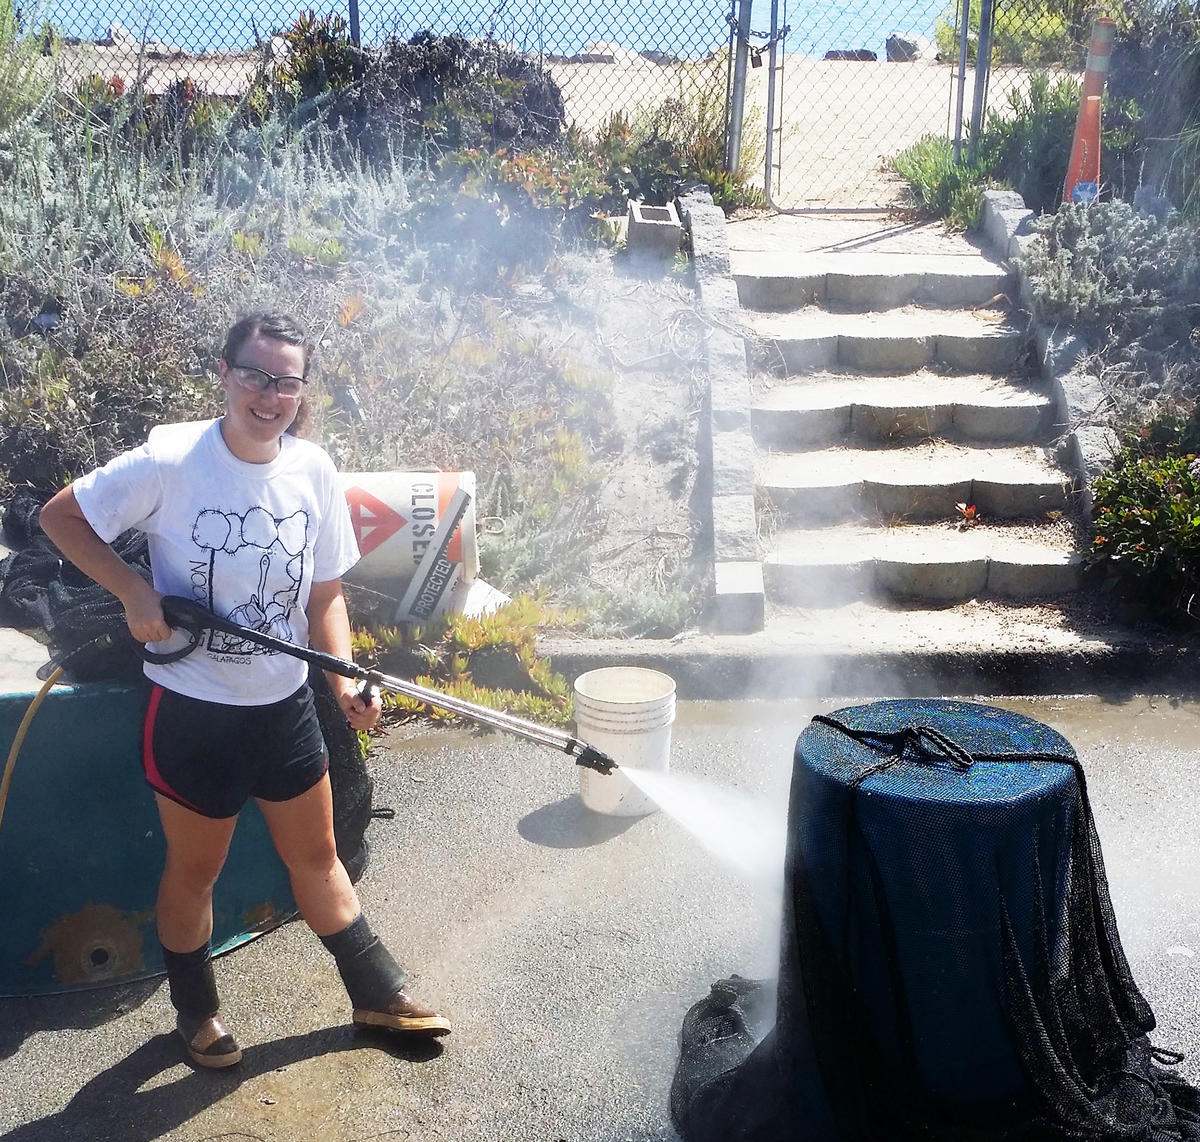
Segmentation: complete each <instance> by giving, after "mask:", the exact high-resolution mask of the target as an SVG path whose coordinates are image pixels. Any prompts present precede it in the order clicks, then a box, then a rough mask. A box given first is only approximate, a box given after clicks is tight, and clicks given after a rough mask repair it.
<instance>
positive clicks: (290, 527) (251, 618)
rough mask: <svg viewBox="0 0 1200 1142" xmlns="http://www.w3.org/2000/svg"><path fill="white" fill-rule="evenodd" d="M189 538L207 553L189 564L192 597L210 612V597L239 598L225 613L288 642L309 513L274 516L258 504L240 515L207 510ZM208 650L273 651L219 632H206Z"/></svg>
mask: <svg viewBox="0 0 1200 1142" xmlns="http://www.w3.org/2000/svg"><path fill="white" fill-rule="evenodd" d="M192 542H193V543H195V544H196V546H197V547H199V548H201V549H202V550H203V551H205V552H207V556H206V558H205V559H204V560H203V561H202V562H197V563H195V564H193V567H192V594H193V597H195V598H196V599H197V601H199V602H202V603H203V604H204V605H205V606H207V607H208V608H209V609H210V610H214V611H215V610H217V608H216V607H215V606H214V605H213V600H214V599H217V598H222V599H229V598H230V597H231V596H232V597H234V598H237V599H239V600H240V601H239V602H238V604H237V605H236V606H234V607H233V608H232V609H231V610H229V611H228V612H227V614H226V616H225V617H226V618H229V619H230V620H232V621H233V622H235V623H237V624H238V625H239V626H244V627H249V628H250V629H251V630H255V631H259V632H261V633H263V634H269V635H273V636H274V637H275V638H282V639H286V640H287V641H289V642H290V641H291V640H292V627H291V623H290V622H289V621H288V619H289V616H290V615H291V613H292V610H293V608H295V607H298V606H299V605H300V581H301V579H302V578H303V576H304V552H305V549H306V548H307V545H308V513H307V512H305V511H296V512H293V513H292V514H291V515H289V516H285V517H284V518H283V519H276V518H275V517H274V516H272V515H271V513H270V512H269V511H267V510H266V508H262V507H253V508H250V509H249V510H248V511H247V512H246V513H245V514H244V515H238V514H237V512H223V511H217V510H214V509H206V510H204V511H202V512H200V514H199V515H197V517H196V522H195V523H194V524H193V525H192ZM208 649H209V650H210V651H212V652H213V653H215V654H274V653H275V651H272V650H268V649H267V648H266V647H263V646H257V645H255V644H254V643H252V642H247V641H246V640H245V639H242V638H238V637H237V636H236V635H231V634H226V633H224V632H222V631H210V632H209V635H208Z"/></svg>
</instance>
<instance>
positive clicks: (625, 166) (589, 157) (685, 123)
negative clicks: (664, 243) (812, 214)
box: [568, 88, 765, 213]
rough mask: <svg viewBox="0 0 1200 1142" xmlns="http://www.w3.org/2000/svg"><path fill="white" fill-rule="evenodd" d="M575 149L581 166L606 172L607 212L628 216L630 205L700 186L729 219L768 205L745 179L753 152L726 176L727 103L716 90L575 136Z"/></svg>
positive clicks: (600, 202) (620, 115)
mask: <svg viewBox="0 0 1200 1142" xmlns="http://www.w3.org/2000/svg"><path fill="white" fill-rule="evenodd" d="M751 134H752V133H751ZM745 137H746V138H748V139H749V138H750V137H751V135H746V136H745ZM568 142H569V144H570V146H571V149H572V153H573V154H574V155H575V157H576V158H577V159H578V160H579V161H580V163H581V164H583V165H585V166H587V167H592V168H595V169H597V170H598V171H599V172H600V185H599V187H598V188H597V189H598V191H599V194H598V195H597V200H596V205H597V206H598V207H600V208H602V209H606V210H610V211H612V210H616V211H618V212H621V213H623V212H624V210H625V202H626V200H627V199H630V198H633V199H637V200H639V201H646V202H667V201H669V200H670V199H672V198H674V197H675V195H676V194H677V193H678V192H679V190H680V188H681V187H683V186H685V185H687V184H690V183H697V182H701V183H704V184H705V185H706V186H708V187H709V189H710V190H711V191H712V196H713V201H714V202H715V203H716V205H718V206H720V207H721V208H722V209H723V210H724V211H725V212H726V213H729V212H730V211H732V210H735V209H736V208H737V207H739V206H761V205H763V204H764V203H765V199H764V197H763V194H762V191H760V190H759V189H758V188H757V187H754V186H752V185H751V184H750V182H749V181H748V178H747V176H746V174H745V173H744V172H745V171H748V170H750V169H751V168H752V167H753V166H754V165H755V159H756V157H757V156H756V155H755V153H754V148H753V146H752V145H749V144H748V145H747V146H746V147H744V150H743V154H742V165H741V170H739V171H735V172H728V171H726V170H725V169H724V167H725V120H724V103H723V102H722V100H721V99H719V98H718V97H717V95H716V89H715V88H710V89H707V90H701V91H696V92H693V93H692V94H690V95H688V96H684V95H683V94H682V93H681V94H680V95H679V96H678V97H675V98H672V99H668V100H665V101H664V102H663V103H661V104H659V105H658V106H656V107H653V108H650V109H647V110H645V111H642V112H640V113H635V114H633V115H632V116H631V115H630V114H629V113H628V112H624V111H617V112H614V113H613V114H612V115H611V116H610V117H609V118H608V120H607V121H606V122H605V123H604V125H603V127H602V128H601V130H600V131H599V132H598V133H597V134H596V136H595V137H594V138H588V137H586V136H584V135H581V134H580V133H578V132H572V134H571V135H570V136H569V138H568Z"/></svg>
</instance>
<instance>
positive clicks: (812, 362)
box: [763, 333, 841, 373]
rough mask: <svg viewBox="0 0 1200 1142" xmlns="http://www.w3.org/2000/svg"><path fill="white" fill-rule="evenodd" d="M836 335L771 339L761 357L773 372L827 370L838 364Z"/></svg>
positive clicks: (837, 340)
mask: <svg viewBox="0 0 1200 1142" xmlns="http://www.w3.org/2000/svg"><path fill="white" fill-rule="evenodd" d="M840 340H841V338H839V337H838V335H837V334H836V333H829V334H826V335H825V336H821V337H794V338H791V337H790V338H787V339H778V340H775V339H772V340H770V341H768V342H766V343H765V347H764V353H763V356H764V358H765V364H766V367H767V368H769V369H771V370H772V371H773V372H783V373H808V372H814V371H816V370H817V369H828V368H830V367H831V366H833V365H836V364H837V363H838V342H839V341H840Z"/></svg>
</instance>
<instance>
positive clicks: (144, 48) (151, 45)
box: [96, 20, 188, 59]
mask: <svg viewBox="0 0 1200 1142" xmlns="http://www.w3.org/2000/svg"><path fill="white" fill-rule="evenodd" d="M96 43H98V44H100V45H101V46H104V47H113V48H125V49H126V50H128V51H135V52H140V53H142V54H144V55H146V56H148V57H149V58H150V59H178V58H179V57H181V56H185V55H187V54H188V53H187V52H185V51H184V50H183V49H182V48H178V47H176V46H175V45H174V44H164V43H160V42H159V41H158V40H146V41H145V43H143V42H142V41H141V40H140V39H138V37H137V36H135V35H134V34H133V33H132V32H131V31H130V30H129V29H128V28H126V27H125V26H124V25H123V24H119V23H117V22H116V21H115V20H114V21H113V23H111V24H109V25H108V35H107V36H105V37H104V39H102V40H97V41H96Z"/></svg>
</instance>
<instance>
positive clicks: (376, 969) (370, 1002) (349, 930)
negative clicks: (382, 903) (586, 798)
mask: <svg viewBox="0 0 1200 1142" xmlns="http://www.w3.org/2000/svg"><path fill="white" fill-rule="evenodd" d="M321 943H322V944H324V945H325V947H326V948H327V949H328V950H329V951H330V952H331V953H332V954H333V958H334V960H335V961H336V962H337V969H338V974H339V975H340V976H341V977H342V982H343V983H344V984H345V985H346V992H347V994H348V995H349V996H350V1002H351V1003H353V1004H354V1006H355V1007H363V1008H366V1009H368V1010H381V1009H383V1008H384V1007H386V1006H387V1004H388V1002H389V1001H390V1000H391V998H392V997H393V996H394V995H395V994H396V992H398V991H399V990H400V989H401V988H402V987H403V986H404V984H405V981H406V980H407V978H408V977H407V976H406V975H405V974H404V969H403V968H402V967H400V965H399V964H397V963H396V961H395V960H394V959H393V958H392V954H391V953H390V952H389V951H388V950H387V948H385V947H384V946H383V943H382V942H381V941H380V939H379V937H378V936H376V935H375V933H374V932H372V931H371V925H370V924H368V923H367V919H366V917H365V916H364V915H363V914H362V913H361V912H360V913H359V914H358V916H357V917H356V918H355V919H354V920H353V921H352V922H351V923H349V924H347V925H346V927H344V928H343V929H342V930H341V931H340V932H334V933H333V935H332V936H322V937H321Z"/></svg>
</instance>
